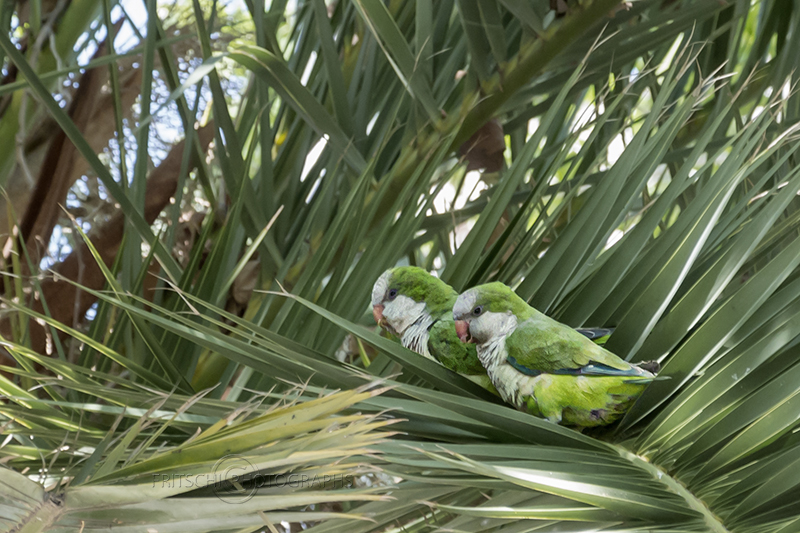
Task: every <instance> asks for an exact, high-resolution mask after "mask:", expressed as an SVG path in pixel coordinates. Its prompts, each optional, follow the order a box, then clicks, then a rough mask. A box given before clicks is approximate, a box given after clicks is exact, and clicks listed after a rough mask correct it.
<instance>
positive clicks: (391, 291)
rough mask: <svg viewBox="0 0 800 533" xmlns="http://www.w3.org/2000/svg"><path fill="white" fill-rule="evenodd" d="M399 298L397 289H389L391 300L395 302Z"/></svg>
mask: <svg viewBox="0 0 800 533" xmlns="http://www.w3.org/2000/svg"><path fill="white" fill-rule="evenodd" d="M395 298H397V289H389V299H390V300H394V299H395Z"/></svg>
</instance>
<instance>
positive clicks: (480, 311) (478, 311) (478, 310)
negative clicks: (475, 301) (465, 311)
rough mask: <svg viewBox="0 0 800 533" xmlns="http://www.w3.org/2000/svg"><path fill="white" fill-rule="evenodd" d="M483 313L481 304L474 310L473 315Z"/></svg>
mask: <svg viewBox="0 0 800 533" xmlns="http://www.w3.org/2000/svg"><path fill="white" fill-rule="evenodd" d="M481 313H483V306H482V305H479V306H477V307H476V308H475V309H473V310H472V316H480V314H481Z"/></svg>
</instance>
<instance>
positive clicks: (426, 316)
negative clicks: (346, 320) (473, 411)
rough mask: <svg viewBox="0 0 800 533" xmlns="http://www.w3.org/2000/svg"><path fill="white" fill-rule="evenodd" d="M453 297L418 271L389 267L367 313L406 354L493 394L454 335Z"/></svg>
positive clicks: (472, 352) (473, 354) (472, 353)
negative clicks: (414, 354) (438, 365)
mask: <svg viewBox="0 0 800 533" xmlns="http://www.w3.org/2000/svg"><path fill="white" fill-rule="evenodd" d="M457 297H458V293H457V292H456V291H455V289H453V288H452V287H451V286H450V285H448V284H447V283H445V282H443V281H442V280H440V279H439V278H437V277H435V276H432V275H431V274H428V273H427V272H426V271H425V270H423V269H421V268H418V267H410V266H409V267H397V268H392V269H389V270H387V271H386V272H384V273H383V274H382V275H381V277H380V278H378V280H377V281H376V282H375V285H374V286H373V287H372V315H373V316H374V317H375V322H377V323H378V325H380V326H381V327H382V328H384V329H385V330H387V331H388V332H389V333H392V334H393V335H395V336H396V337H398V338H399V339H400V342H401V343H402V344H403V346H405V347H406V348H408V349H409V350H412V351H414V352H417V353H418V354H420V355H422V356H424V357H428V358H430V359H433V360H435V361H438V362H439V363H441V364H442V365H444V366H445V367H447V368H449V369H450V370H453V371H454V372H458V373H459V374H461V375H463V376H465V377H467V378H469V379H471V380H472V381H474V382H475V383H477V384H478V385H481V386H482V387H484V388H486V389H488V390H490V391H492V392H494V393H497V391H496V390H495V389H494V387H493V386H492V384H491V381H490V380H489V377H488V376H487V375H486V370H485V369H484V368H483V366H482V365H481V362H480V361H479V360H478V354H477V351H476V349H475V346H474V345H472V344H468V343H465V342H461V340H459V338H458V336H457V335H456V330H455V326H454V324H453V304H454V303H455V302H456V298H457Z"/></svg>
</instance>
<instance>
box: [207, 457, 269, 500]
mask: <svg viewBox="0 0 800 533" xmlns="http://www.w3.org/2000/svg"><path fill="white" fill-rule="evenodd" d="M257 472H258V471H257V470H256V467H254V466H253V464H252V463H251V462H250V461H248V460H247V459H246V458H245V457H244V456H242V455H239V454H236V453H232V454H230V455H226V456H224V457H221V458H220V459H219V460H218V461H217V462H216V463H215V464H214V469H213V474H214V479H215V480H216V482H215V483H214V487H213V492H214V495H215V496H216V497H217V498H219V499H220V500H222V501H223V502H225V503H234V504H235V503H244V502H246V501H249V500H250V499H251V498H252V497H253V495H255V493H256V490H258V483H255V482H254V481H255V477H256V474H257Z"/></svg>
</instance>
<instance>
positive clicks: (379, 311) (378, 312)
mask: <svg viewBox="0 0 800 533" xmlns="http://www.w3.org/2000/svg"><path fill="white" fill-rule="evenodd" d="M372 316H373V317H374V318H375V322H377V323H378V325H379V326H381V327H383V325H384V324H385V323H386V319H385V318H383V306H382V305H373V306H372Z"/></svg>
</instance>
